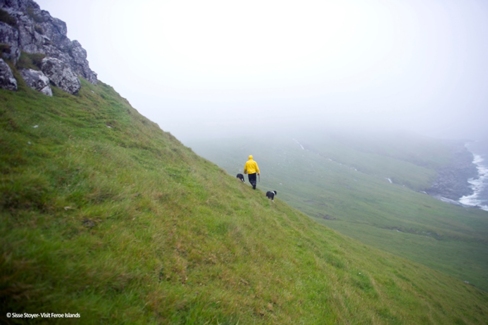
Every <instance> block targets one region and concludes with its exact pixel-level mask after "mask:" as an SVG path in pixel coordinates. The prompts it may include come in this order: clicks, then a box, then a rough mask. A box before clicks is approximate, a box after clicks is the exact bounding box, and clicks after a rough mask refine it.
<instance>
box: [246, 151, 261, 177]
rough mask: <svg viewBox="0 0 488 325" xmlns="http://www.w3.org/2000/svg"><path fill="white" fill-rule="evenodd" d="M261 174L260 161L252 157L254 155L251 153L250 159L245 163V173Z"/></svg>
mask: <svg viewBox="0 0 488 325" xmlns="http://www.w3.org/2000/svg"><path fill="white" fill-rule="evenodd" d="M256 173H258V174H259V166H258V163H257V162H255V161H254V160H253V158H252V155H249V160H248V161H246V164H245V165H244V174H256Z"/></svg>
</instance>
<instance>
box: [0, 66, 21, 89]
mask: <svg viewBox="0 0 488 325" xmlns="http://www.w3.org/2000/svg"><path fill="white" fill-rule="evenodd" d="M0 88H2V89H7V90H17V80H16V79H15V77H14V75H13V73H12V70H11V69H10V67H9V66H8V64H7V63H5V61H3V59H0Z"/></svg>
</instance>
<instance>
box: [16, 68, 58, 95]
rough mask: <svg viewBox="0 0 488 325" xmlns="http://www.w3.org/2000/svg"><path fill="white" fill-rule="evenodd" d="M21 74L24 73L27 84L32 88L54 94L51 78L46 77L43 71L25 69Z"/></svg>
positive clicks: (23, 76)
mask: <svg viewBox="0 0 488 325" xmlns="http://www.w3.org/2000/svg"><path fill="white" fill-rule="evenodd" d="M20 74H21V75H22V78H24V80H25V82H26V83H27V85H28V86H29V87H31V88H32V89H35V90H37V91H40V92H41V93H43V94H44V95H47V96H52V95H53V91H52V89H51V86H50V85H49V78H48V77H46V75H45V74H44V73H42V71H37V70H32V69H23V70H21V71H20Z"/></svg>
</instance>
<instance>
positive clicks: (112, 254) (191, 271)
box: [0, 82, 488, 324]
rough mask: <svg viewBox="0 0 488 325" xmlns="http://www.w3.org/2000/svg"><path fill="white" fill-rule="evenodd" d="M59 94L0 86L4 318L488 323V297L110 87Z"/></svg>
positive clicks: (0, 260)
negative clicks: (252, 181) (223, 156)
mask: <svg viewBox="0 0 488 325" xmlns="http://www.w3.org/2000/svg"><path fill="white" fill-rule="evenodd" d="M54 94H55V96H54V97H52V98H50V97H46V96H44V95H41V94H38V93H36V92H34V91H32V90H30V89H27V88H26V87H25V85H22V84H21V85H20V90H19V91H18V92H8V91H3V90H0V103H1V105H0V146H1V148H2V150H1V151H0V164H1V165H0V170H1V173H0V220H1V222H0V243H1V245H0V247H1V252H0V301H1V304H0V305H1V306H2V307H1V308H2V310H1V313H0V317H1V321H2V323H12V324H15V323H25V321H24V320H23V319H13V318H6V313H7V312H11V313H17V314H23V313H31V314H35V313H41V312H49V313H51V312H52V313H79V314H80V318H81V320H82V321H83V323H104V324H105V323H114V324H483V323H485V321H486V319H488V294H487V293H486V292H483V291H480V290H479V289H477V288H475V287H473V286H471V285H467V284H466V283H464V282H462V281H460V280H457V279H454V278H452V277H450V276H447V275H445V274H443V273H440V272H437V271H433V270H431V269H429V268H427V267H425V266H423V265H420V264H416V263H412V262H410V261H408V260H406V259H402V258H399V257H396V256H394V255H391V254H388V253H385V252H382V251H379V250H377V249H374V248H371V247H369V246H367V245H364V244H361V243H360V242H358V241H355V240H351V239H349V238H347V237H344V236H342V235H340V234H338V233H337V232H335V231H333V230H331V229H330V228H327V227H325V226H321V225H319V224H317V223H316V222H314V221H313V220H311V219H310V218H309V217H307V216H306V215H304V214H303V213H301V212H299V211H297V210H295V209H293V208H291V207H289V206H288V205H287V204H285V203H284V202H283V201H281V200H277V201H276V202H275V203H271V202H269V201H268V200H266V198H265V196H264V194H263V193H262V192H261V191H253V190H252V189H251V188H250V187H249V186H246V185H245V184H242V183H240V182H238V181H236V179H235V178H234V177H232V176H229V175H228V174H227V173H226V172H224V170H223V169H221V168H219V167H217V166H216V165H214V164H212V163H210V162H208V161H207V160H205V159H203V158H200V157H199V156H197V155H196V154H195V153H193V152H192V151H191V150H190V149H188V148H186V147H184V146H182V145H181V143H179V142H178V141H177V140H176V139H175V138H174V137H172V136H171V135H170V134H168V133H165V132H163V131H161V130H160V129H159V128H158V127H157V125H155V124H154V123H152V122H151V121H149V120H147V119H146V118H144V117H143V116H141V115H140V114H138V112H137V111H136V110H134V109H133V108H132V107H130V105H129V103H128V102H127V101H125V100H124V99H123V98H121V97H120V96H119V95H118V94H117V93H116V92H115V91H114V90H113V89H112V88H111V87H109V86H107V85H105V84H103V83H100V84H99V85H97V86H94V85H91V84H88V83H86V82H83V88H82V89H81V91H80V94H79V95H77V96H72V95H67V94H65V93H63V92H60V91H58V90H57V89H54ZM41 321H42V319H40V322H41ZM56 321H59V322H60V323H64V320H63V319H50V320H49V323H51V322H52V323H55V322H56Z"/></svg>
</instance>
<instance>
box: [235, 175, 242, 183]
mask: <svg viewBox="0 0 488 325" xmlns="http://www.w3.org/2000/svg"><path fill="white" fill-rule="evenodd" d="M236 177H237V178H239V179H240V180H241V182H244V175H242V174H237V175H236Z"/></svg>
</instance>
